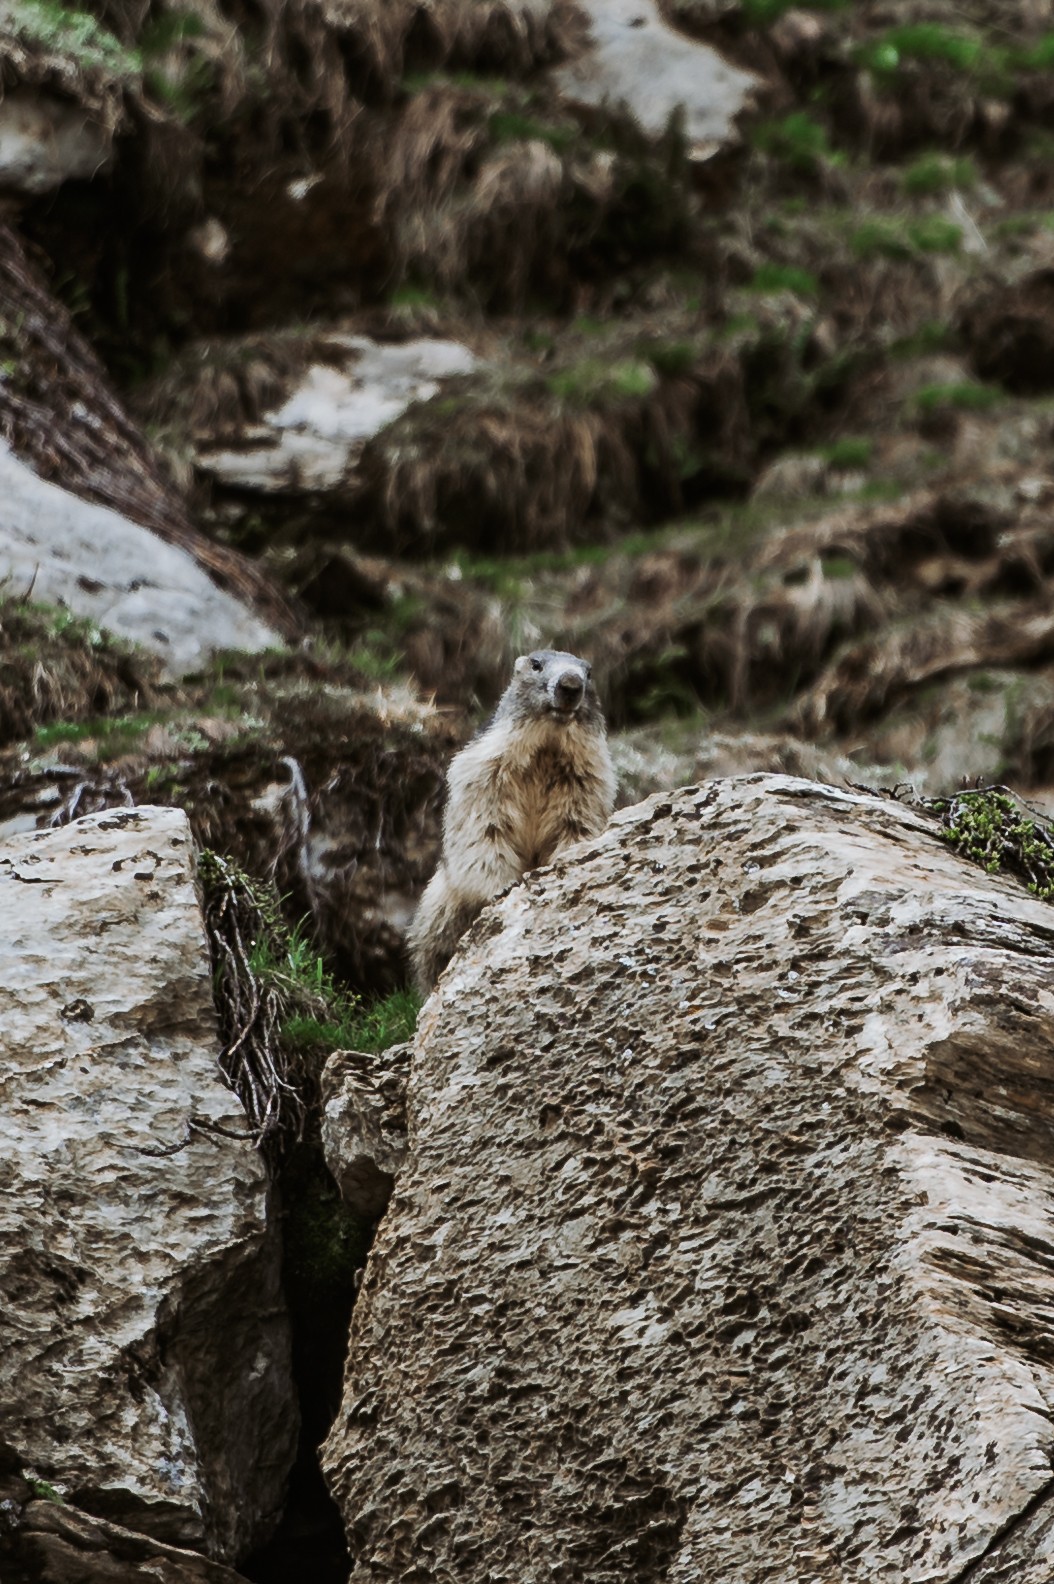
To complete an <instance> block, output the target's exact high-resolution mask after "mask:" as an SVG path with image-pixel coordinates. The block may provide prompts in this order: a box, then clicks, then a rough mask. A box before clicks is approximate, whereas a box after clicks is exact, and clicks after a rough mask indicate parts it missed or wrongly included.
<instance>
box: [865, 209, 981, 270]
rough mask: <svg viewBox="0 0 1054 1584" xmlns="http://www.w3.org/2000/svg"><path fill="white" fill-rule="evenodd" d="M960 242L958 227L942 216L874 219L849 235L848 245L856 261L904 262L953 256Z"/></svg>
mask: <svg viewBox="0 0 1054 1584" xmlns="http://www.w3.org/2000/svg"><path fill="white" fill-rule="evenodd" d="M962 239H963V234H962V227H961V226H957V225H956V224H955V223H954V221H951V220H946V219H945V218H944V216H943V215H923V216H922V217H921V218H919V219H917V220H906V221H905V220H887V219H885V218H884V217H882V216H874V217H873V218H872V219H870V220H865V221H864V222H863V224H862V225H859V226H857V227H856V228H855V229H854V230H853V231H852V232H851V233H850V236H849V246H850V248H851V249H852V251H853V252H854V253H855V254H856V256H857V257H858V258H897V259H906V258H912V257H913V256H915V255H916V254H919V253H957V252H958V251H959V249H960V248H961V247H962Z"/></svg>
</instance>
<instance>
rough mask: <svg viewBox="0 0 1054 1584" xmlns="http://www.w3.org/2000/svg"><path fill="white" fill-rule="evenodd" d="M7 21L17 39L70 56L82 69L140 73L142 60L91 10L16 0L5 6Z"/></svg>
mask: <svg viewBox="0 0 1054 1584" xmlns="http://www.w3.org/2000/svg"><path fill="white" fill-rule="evenodd" d="M4 12H5V15H4V23H5V26H6V27H8V28H10V30H11V32H12V33H13V34H14V35H15V37H16V38H20V39H22V40H23V41H24V42H25V43H27V44H30V45H33V46H35V47H37V48H38V49H41V50H48V51H54V52H56V53H59V54H62V55H66V56H69V57H70V59H71V60H73V61H75V62H76V64H77V65H78V66H79V67H80V69H81V70H82V71H104V72H106V73H107V74H108V75H110V76H117V77H133V76H137V75H138V73H139V71H140V69H141V66H142V61H141V59H140V56H139V54H138V52H137V51H136V50H130V49H127V48H126V47H125V46H124V45H123V44H122V43H121V42H120V40H119V39H117V38H116V37H115V36H114V35H113V34H112V33H111V32H110V31H109V30H108V29H107V28H104V27H103V25H102V23H101V22H99V21H98V20H97V19H96V18H95V17H93V16H91V15H90V14H89V13H88V12H87V11H77V10H75V9H74V8H73V7H72V6H64V5H58V4H56V3H55V0H13V3H12V4H10V5H9V6H5V8H4Z"/></svg>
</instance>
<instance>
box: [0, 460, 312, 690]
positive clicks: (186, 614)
mask: <svg viewBox="0 0 1054 1584" xmlns="http://www.w3.org/2000/svg"><path fill="white" fill-rule="evenodd" d="M0 500H2V501H3V510H2V511H0V580H2V581H3V582H4V584H5V586H6V590H7V593H8V594H9V595H17V594H22V593H24V592H26V591H27V590H31V591H32V597H33V599H34V600H43V601H45V602H46V603H48V604H52V605H61V606H64V607H65V608H66V609H67V610H69V611H72V612H73V614H74V615H75V616H84V617H88V618H90V619H91V620H92V621H94V622H97V623H98V625H99V626H100V627H105V628H106V630H107V631H108V632H112V633H115V634H116V635H117V636H118V637H119V638H126V639H128V640H129V641H130V642H132V643H137V644H141V645H142V646H143V648H145V649H149V650H151V651H153V652H154V653H155V654H158V655H160V656H161V657H162V659H163V660H164V662H165V666H166V669H167V670H168V671H169V673H170V674H171V675H173V676H181V675H183V674H185V673H186V672H188V671H192V670H194V669H195V668H197V667H200V666H202V665H204V664H205V663H206V661H207V660H208V659H209V657H210V655H212V654H213V653H215V652H216V651H217V650H220V649H246V650H252V651H256V650H261V649H276V648H280V647H281V646H282V640H281V638H280V637H279V636H278V634H277V633H276V632H274V631H273V630H272V629H271V628H270V627H268V626H266V625H265V624H264V623H263V622H262V621H260V620H259V619H258V618H257V617H256V616H254V615H253V613H252V612H251V611H250V610H249V609H248V608H247V607H246V606H245V605H242V604H241V603H240V602H239V601H238V600H236V599H234V598H232V596H231V595H230V594H226V593H224V591H223V590H222V589H220V588H217V587H216V585H215V583H213V582H212V580H211V579H210V578H209V577H208V575H207V574H206V573H205V572H203V571H202V569H201V567H200V566H199V565H198V563H197V562H196V561H195V560H194V558H193V556H191V555H189V554H188V553H187V551H185V550H181V549H180V548H179V547H178V546H177V545H172V544H166V543H165V541H164V540H162V539H159V538H158V537H157V535H156V534H152V533H150V531H149V530H148V529H146V528H141V527H139V525H138V524H137V523H133V522H129V521H128V519H127V518H125V517H122V516H120V515H119V513H117V512H115V511H111V510H110V509H109V508H108V507H106V506H96V505H93V504H92V502H90V501H85V500H81V499H80V497H79V496H77V495H71V494H70V493H69V492H68V491H67V490H64V489H61V488H60V487H59V486H58V485H57V484H49V483H48V482H47V480H45V479H42V478H39V477H38V476H37V474H36V473H34V472H33V470H32V468H29V467H27V466H26V464H25V463H24V462H22V461H21V460H20V459H19V458H18V457H16V456H15V455H14V453H13V452H12V451H11V450H10V449H9V447H8V446H6V445H5V444H4V443H3V441H0Z"/></svg>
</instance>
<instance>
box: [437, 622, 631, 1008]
mask: <svg viewBox="0 0 1054 1584" xmlns="http://www.w3.org/2000/svg"><path fill="white" fill-rule="evenodd" d="M590 672H591V668H590V666H589V665H588V664H587V663H586V661H585V660H580V659H579V658H578V656H577V655H571V654H561V653H560V652H559V651H558V650H554V649H539V650H536V651H535V653H534V654H529V655H521V657H520V658H519V660H517V662H516V665H515V668H514V670H513V675H512V681H511V682H510V683H509V685H508V687H507V688H506V689H505V692H504V693H503V694H502V697H501V701H500V703H499V704H498V707H497V709H496V710H495V712H494V715H493V717H492V719H491V721H490V723H489V725H487V726H486V727H484V729H483V731H482V732H481V733H480V734H479V736H478V737H476V738H475V739H474V740H473V741H472V742H470V743H469V745H468V747H467V748H463V749H462V750H461V752H460V753H459V754H458V755H457V756H456V757H455V758H454V759H453V760H452V762H451V765H450V769H449V771H448V773H447V805H446V813H445V814H444V817H443V852H442V856H441V857H440V860H439V867H438V868H437V870H436V872H435V874H434V875H433V876H432V879H431V880H430V881H429V884H428V888H427V890H426V891H425V894H424V896H423V897H422V898H421V905H420V907H419V908H418V910H417V916H416V918H415V919H414V922H413V925H412V927H411V930H410V953H411V957H412V959H413V965H414V972H415V975H416V978H417V982H418V984H419V985H420V987H421V989H422V990H423V991H424V992H425V993H427V992H428V991H429V990H431V988H432V985H433V984H434V983H435V981H436V979H437V978H438V976H439V974H440V973H442V971H443V969H444V968H445V967H446V965H447V963H448V962H449V961H450V958H451V957H452V956H453V954H454V949H455V947H456V946H457V943H458V941H459V940H460V939H461V936H462V935H463V934H464V933H465V931H466V929H467V928H468V926H469V925H470V924H471V923H472V920H473V919H474V918H475V917H476V914H477V913H479V912H480V910H481V909H482V908H483V907H485V906H486V904H487V903H488V902H490V901H492V900H493V898H494V897H496V896H500V895H501V893H502V892H503V891H507V890H508V888H509V886H511V885H514V884H515V883H516V881H517V880H518V879H519V878H520V876H521V875H522V874H524V873H525V872H526V870H528V869H536V868H537V867H538V866H539V865H540V864H546V863H549V862H550V860H551V859H552V858H554V857H555V856H556V855H557V854H558V853H559V852H561V851H562V850H563V849H564V848H565V847H568V846H570V844H571V843H572V842H576V841H580V840H581V839H582V838H583V837H585V836H596V835H598V834H599V833H600V832H601V831H602V830H603V829H604V826H605V825H606V824H607V822H608V819H609V818H610V815H611V810H612V809H613V808H614V806H615V771H614V769H613V767H612V764H611V758H610V755H609V754H608V749H607V741H606V737H605V729H604V715H603V711H602V710H601V708H600V702H599V700H598V698H597V695H596V689H595V688H594V686H593V683H592V679H591V674H590Z"/></svg>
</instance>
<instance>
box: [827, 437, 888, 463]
mask: <svg viewBox="0 0 1054 1584" xmlns="http://www.w3.org/2000/svg"><path fill="white" fill-rule="evenodd" d="M874 449H875V446H874V441H872V440H867V439H865V438H864V437H863V436H853V435H845V436H844V437H843V438H842V439H841V440H836V441H834V443H833V444H832V445H829V446H824V448H823V450H822V451H821V453H820V454H821V456H823V457H824V458H825V460H826V461H827V462H829V463H830V465H831V466H832V467H833V468H844V469H846V470H847V471H848V470H851V469H856V468H866V467H867V466H868V465H869V463H870V461H871V457H872V454H873V452H874Z"/></svg>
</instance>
